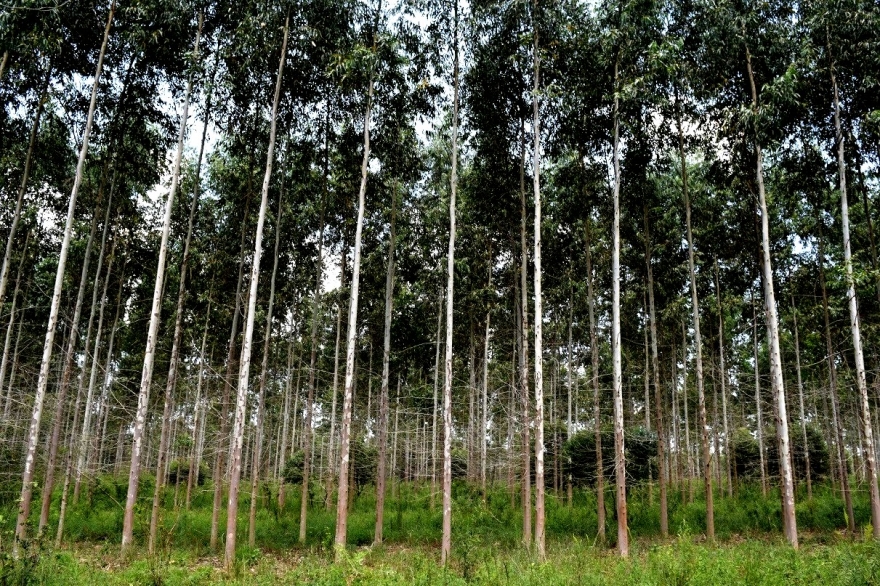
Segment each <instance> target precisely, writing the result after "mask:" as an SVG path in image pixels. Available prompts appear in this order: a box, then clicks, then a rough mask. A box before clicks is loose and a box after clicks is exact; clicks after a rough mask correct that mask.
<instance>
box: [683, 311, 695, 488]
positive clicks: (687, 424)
mask: <svg viewBox="0 0 880 586" xmlns="http://www.w3.org/2000/svg"><path fill="white" fill-rule="evenodd" d="M687 367H688V335H687V326H686V325H685V322H684V320H682V322H681V380H682V382H681V399H682V407H683V408H684V449H685V458H686V468H687V488H688V502H689V503H692V502H694V482H693V480H694V460H693V452H692V451H691V421H690V412H689V410H688V403H689V401H688V399H689V397H688V385H687V381H688V373H687Z"/></svg>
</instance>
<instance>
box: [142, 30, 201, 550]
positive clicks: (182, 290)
mask: <svg viewBox="0 0 880 586" xmlns="http://www.w3.org/2000/svg"><path fill="white" fill-rule="evenodd" d="M203 22H204V13H200V14H199V28H198V32H196V42H195V48H194V53H193V59H194V60H196V61H198V58H199V41H200V39H201V35H202V23H203ZM215 70H216V67H215ZM192 85H193V80H192V76H190V78H189V80H188V81H187V86H186V98H185V100H186V103H185V105H184V112H185V113H186V112H187V111H188V107H189V97H190V95H191V93H192ZM207 107H208V108H210V98H209V100H208V106H207ZM184 116H186V114H184ZM183 124H186V121H185V120H184V121H183ZM207 126H208V125H207V115H206V118H205V129H207ZM204 134H205V133H204V131H203V133H202V140H203V141H204ZM199 164H201V152H200V153H199ZM198 207H199V188H198V173H197V174H196V187H195V189H194V191H193V197H192V202H191V203H190V207H189V220H188V222H187V228H186V239H185V240H184V244H183V257H182V258H181V261H180V283H179V285H178V289H177V308H176V310H175V318H174V335H173V338H172V342H171V359H170V361H169V366H168V379H167V381H166V384H165V401H164V406H163V411H162V413H163V416H162V431H161V433H160V438H159V454H158V459H157V460H158V461H157V463H156V483H155V487H154V489H153V507H152V511H151V513H150V535H149V538H148V551H149V552H150V554H151V555H152V554H154V553H155V551H156V550H155V547H156V531H157V529H158V524H159V507H160V505H161V498H162V490H163V489H164V487H165V478H166V475H165V474H164V473H163V469H164V468H165V459H166V453H167V451H168V433H169V430H168V426H169V424H170V420H171V406H172V405H173V403H174V390H175V388H176V386H177V370H178V366H179V362H180V343H181V338H182V336H183V308H184V303H185V302H186V271H187V266H188V264H189V249H190V243H191V241H192V231H193V223H194V221H195V217H196V211H197V210H198Z"/></svg>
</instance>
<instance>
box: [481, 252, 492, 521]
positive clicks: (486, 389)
mask: <svg viewBox="0 0 880 586" xmlns="http://www.w3.org/2000/svg"><path fill="white" fill-rule="evenodd" d="M491 258H492V252H491V250H490V251H489V259H490V261H489V283H488V287H487V289H488V290H489V291H491V290H492V261H491ZM490 326H491V315H490V313H489V311H486V334H485V336H484V338H483V345H484V349H483V403H482V408H481V409H480V485H481V487H482V492H483V504H484V505H485V504H486V498H487V494H486V490H487V489H486V456H487V445H486V432H487V425H488V419H487V417H488V416H487V413H488V410H489V341H490V340H491V335H492V332H491V329H490Z"/></svg>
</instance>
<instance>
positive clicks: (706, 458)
mask: <svg viewBox="0 0 880 586" xmlns="http://www.w3.org/2000/svg"><path fill="white" fill-rule="evenodd" d="M678 154H679V159H680V160H681V187H682V195H683V197H684V210H685V224H686V225H687V241H688V274H689V275H690V287H691V315H692V320H693V321H692V325H693V328H694V353H695V358H696V375H697V422H698V423H699V425H700V446H701V447H702V450H703V461H702V464H703V482H704V490H705V495H706V537H707V539H708V540H709V541H715V505H714V495H713V493H712V452H711V451H710V448H709V423H708V421H707V419H706V392H705V390H704V388H703V338H702V336H701V335H700V297H699V295H698V294H697V272H696V262H695V260H694V256H695V254H694V235H693V231H692V229H691V199H690V194H689V193H688V174H687V161H686V160H685V156H684V134H683V133H682V129H681V118H679V120H678Z"/></svg>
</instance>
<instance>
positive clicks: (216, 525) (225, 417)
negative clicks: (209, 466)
mask: <svg viewBox="0 0 880 586" xmlns="http://www.w3.org/2000/svg"><path fill="white" fill-rule="evenodd" d="M249 172H250V169H249ZM249 209H250V193H248V197H247V199H246V201H245V210H244V217H243V218H242V220H241V242H240V244H239V261H238V284H237V285H236V288H235V309H234V310H233V312H232V328H231V330H230V332H229V346H228V352H227V354H226V375H225V376H224V378H223V396H222V398H221V400H220V401H221V405H220V425H219V430H218V434H217V442H216V445H215V446H214V448H215V455H214V472H213V483H214V504H213V507H212V509H211V538H210V547H211V551H216V549H217V540H218V537H219V535H218V534H219V532H220V508H221V506H222V504H223V480H224V478H223V476H224V474H223V467H224V465H225V464H226V460H227V458H226V457H225V456H227V450H226V449H225V447H226V444H225V442H226V439H227V438H228V436H229V395H230V394H231V392H232V376H233V373H234V371H235V359H236V351H235V349H236V340H237V338H238V319H239V317H241V288H242V284H243V283H244V260H245V258H244V257H245V227H246V226H247V217H248V211H249Z"/></svg>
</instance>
